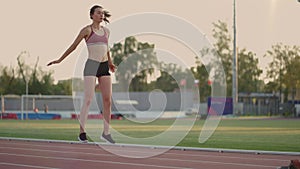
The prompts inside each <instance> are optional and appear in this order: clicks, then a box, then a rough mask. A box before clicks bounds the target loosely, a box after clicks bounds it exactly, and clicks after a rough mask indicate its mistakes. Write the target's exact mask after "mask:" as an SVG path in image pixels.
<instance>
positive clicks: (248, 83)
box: [238, 49, 262, 93]
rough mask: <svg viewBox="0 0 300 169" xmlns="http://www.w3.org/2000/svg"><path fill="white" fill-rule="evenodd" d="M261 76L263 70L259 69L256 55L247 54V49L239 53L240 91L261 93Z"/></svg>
mask: <svg viewBox="0 0 300 169" xmlns="http://www.w3.org/2000/svg"><path fill="white" fill-rule="evenodd" d="M261 74H262V70H261V69H260V68H258V58H255V54H254V53H253V52H247V51H246V49H242V50H241V51H238V83H239V85H238V91H240V92H248V93H250V92H257V91H260V84H261V83H260V80H259V77H260V75H261Z"/></svg>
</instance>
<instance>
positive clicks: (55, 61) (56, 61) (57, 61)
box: [47, 60, 60, 66]
mask: <svg viewBox="0 0 300 169" xmlns="http://www.w3.org/2000/svg"><path fill="white" fill-rule="evenodd" d="M57 63H60V61H59V60H54V61H52V62H50V63H48V64H47V66H50V65H52V64H57Z"/></svg>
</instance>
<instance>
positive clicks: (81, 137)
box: [78, 133, 88, 143]
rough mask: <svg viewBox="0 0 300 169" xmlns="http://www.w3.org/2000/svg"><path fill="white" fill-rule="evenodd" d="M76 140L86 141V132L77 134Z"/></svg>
mask: <svg viewBox="0 0 300 169" xmlns="http://www.w3.org/2000/svg"><path fill="white" fill-rule="evenodd" d="M78 140H79V141H80V142H81V143H87V142H88V139H87V138H86V133H80V134H79V136H78Z"/></svg>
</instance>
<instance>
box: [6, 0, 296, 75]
mask: <svg viewBox="0 0 300 169" xmlns="http://www.w3.org/2000/svg"><path fill="white" fill-rule="evenodd" d="M236 1H237V2H236V3H237V4H236V12H237V46H238V48H239V49H242V48H246V49H247V50H248V51H252V52H254V53H256V57H257V58H258V59H259V67H260V68H261V69H263V70H265V67H266V66H267V64H268V63H269V61H270V59H269V58H265V57H263V55H264V54H265V53H266V51H267V50H271V47H272V45H275V44H277V43H283V44H286V45H298V46H300V33H299V30H300V22H299V17H300V3H299V2H297V0H236ZM94 4H99V5H101V6H103V7H104V8H105V9H107V10H108V11H110V13H111V14H112V17H111V18H110V21H111V23H112V24H113V23H114V21H118V20H120V19H122V18H126V17H128V16H131V15H134V14H141V13H145V12H156V13H164V14H169V15H172V16H175V17H178V18H181V19H183V20H185V21H186V22H187V23H189V24H191V25H193V26H195V27H196V28H197V29H199V30H200V31H201V32H202V33H203V34H205V36H206V37H207V39H208V40H209V41H211V42H212V43H213V42H214V39H213V38H212V29H213V25H212V23H213V22H217V21H218V20H221V21H223V22H226V23H227V24H228V28H229V31H230V34H231V35H232V20H233V0H187V1H174V0H163V1H162V0H143V1H141V0H126V1H120V0H103V1H100V0H97V1H95V0H86V1H83V0H82V1H79V0H76V1H74V0H63V1H59V0H51V1H50V0H47V1H46V0H42V1H41V0H26V1H15V0H12V1H1V2H0V20H1V31H0V37H1V38H0V44H1V50H0V58H1V59H0V60H1V61H0V65H1V66H12V67H15V66H17V57H18V55H19V54H20V53H21V52H22V51H28V52H29V54H30V55H24V56H23V57H24V58H25V60H26V63H28V64H34V63H35V61H36V59H37V57H39V66H41V68H42V69H43V70H44V71H53V76H54V78H55V81H58V80H64V79H69V78H71V77H72V76H73V75H74V71H75V69H76V65H77V64H81V63H78V57H80V56H81V55H82V51H83V49H84V47H85V43H84V42H83V41H82V42H81V43H80V45H79V46H78V47H77V49H76V50H75V51H74V52H73V53H72V54H71V55H69V56H68V57H67V58H66V59H65V60H64V61H63V62H62V63H60V64H59V65H54V66H51V67H47V66H46V64H47V63H48V62H49V61H52V60H54V59H58V58H59V57H60V56H61V55H62V54H63V52H64V51H65V50H66V49H67V48H68V47H69V46H70V45H71V43H72V42H73V41H74V39H75V37H76V36H77V35H78V33H79V31H80V30H81V28H83V27H84V26H86V25H88V24H90V23H91V20H90V19H89V9H90V8H91V7H92V6H93V5H94ZM147 22H150V23H153V24H154V25H156V26H157V27H159V26H160V24H159V23H157V22H155V20H149V21H147ZM136 24H138V23H136ZM132 26H134V24H132ZM127 27H128V25H127ZM129 27H130V25H129ZM119 30H120V31H121V30H122V28H119ZM114 33H118V32H111V34H114ZM138 40H139V41H143V42H150V43H154V44H155V45H156V47H157V48H159V49H162V50H166V51H169V52H171V53H174V54H176V56H178V57H179V58H180V59H182V60H184V61H185V62H186V63H187V64H188V66H194V65H195V54H194V53H193V52H192V51H191V50H190V49H188V48H187V47H185V46H184V45H182V44H180V43H178V42H176V41H175V40H174V39H170V38H166V37H159V36H154V35H153V36H149V35H141V36H139V37H138ZM113 43H114V42H111V41H110V44H113ZM83 64H84V63H82V65H83ZM264 76H265V71H264V74H263V76H262V77H261V78H264Z"/></svg>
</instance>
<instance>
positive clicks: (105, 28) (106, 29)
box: [102, 26, 110, 33]
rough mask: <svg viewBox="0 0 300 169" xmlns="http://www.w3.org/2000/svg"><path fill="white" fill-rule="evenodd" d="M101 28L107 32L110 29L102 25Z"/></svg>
mask: <svg viewBox="0 0 300 169" xmlns="http://www.w3.org/2000/svg"><path fill="white" fill-rule="evenodd" d="M102 28H103V29H104V30H105V31H107V32H108V33H109V32H110V30H109V29H108V27H106V26H102Z"/></svg>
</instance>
